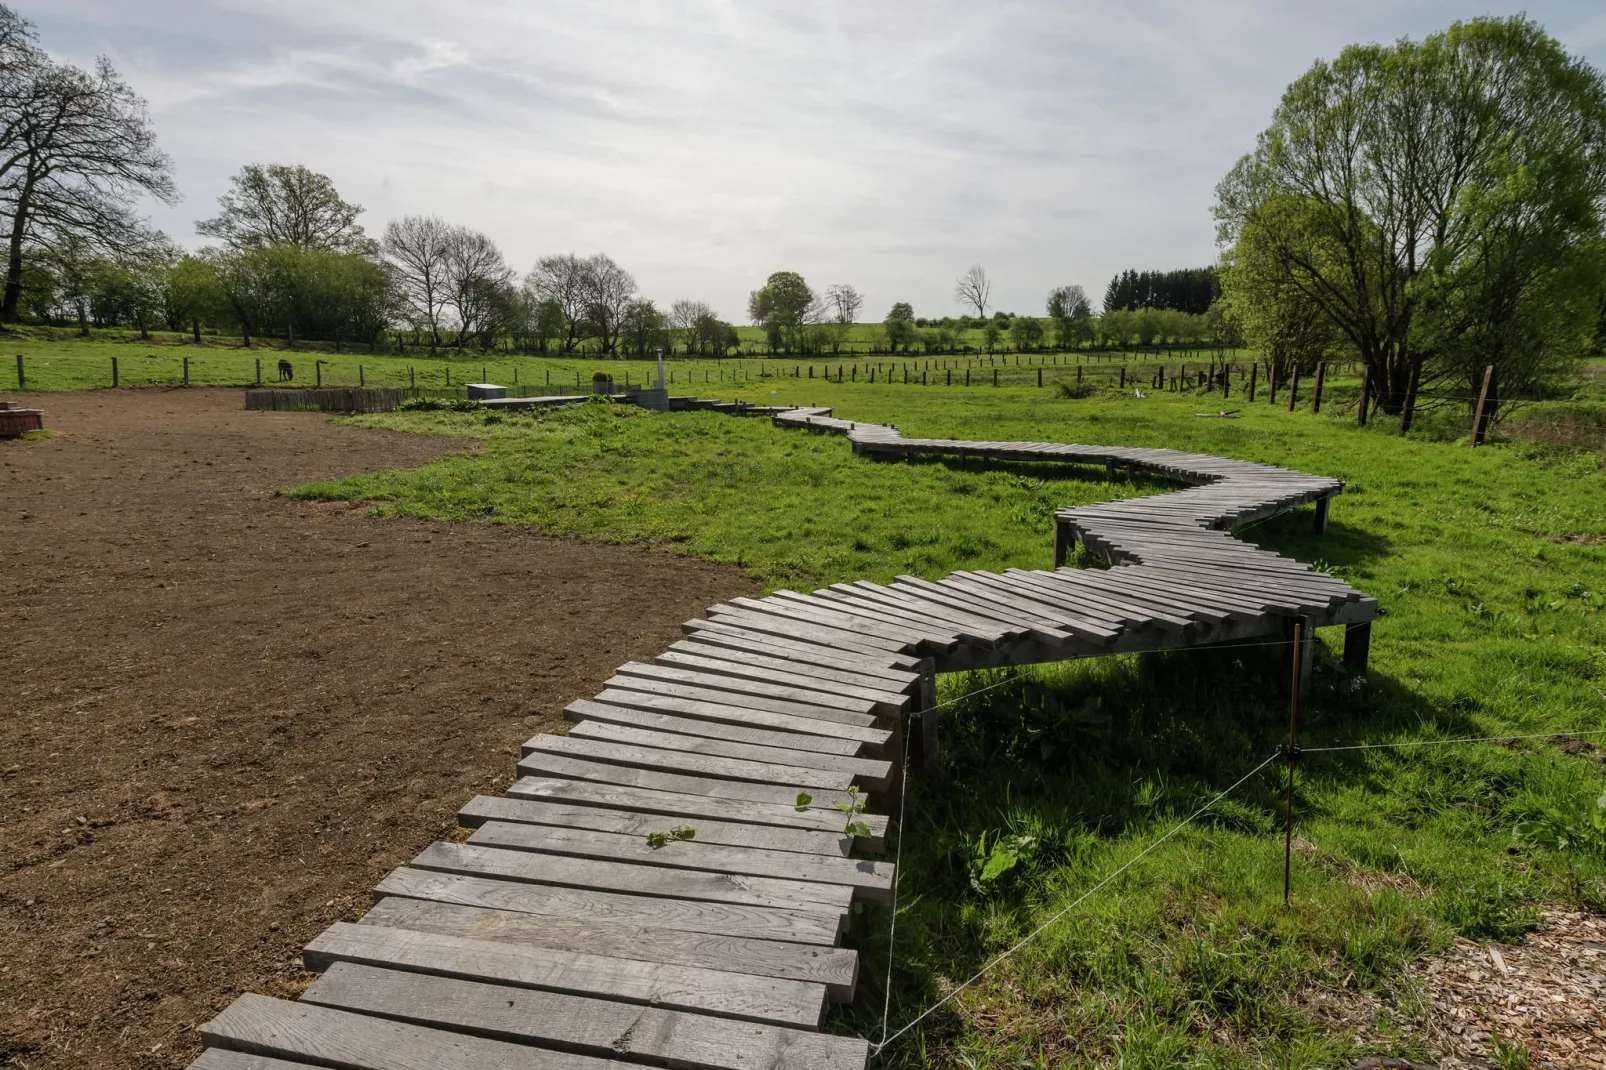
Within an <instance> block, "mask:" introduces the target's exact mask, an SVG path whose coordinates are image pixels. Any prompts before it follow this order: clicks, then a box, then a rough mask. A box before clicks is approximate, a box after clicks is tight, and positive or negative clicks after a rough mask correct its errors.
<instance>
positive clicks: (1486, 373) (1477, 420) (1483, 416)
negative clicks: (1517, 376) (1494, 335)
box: [1472, 364, 1498, 447]
mask: <svg viewBox="0 0 1606 1070" xmlns="http://www.w3.org/2000/svg"><path fill="white" fill-rule="evenodd" d="M1494 393H1495V380H1494V365H1493V364H1491V365H1489V366H1488V367H1487V368H1484V369H1483V389H1481V390H1479V391H1478V408H1477V411H1476V412H1474V413H1473V414H1472V445H1473V447H1478V446H1481V445H1483V442H1484V439H1485V438H1486V437H1487V436H1488V434H1489V424H1490V422H1492V421H1493V419H1494V409H1493V408H1491V407H1490V404H1489V403H1490V401H1491V400H1494V399H1495V398H1494ZM1496 404H1497V405H1498V402H1496Z"/></svg>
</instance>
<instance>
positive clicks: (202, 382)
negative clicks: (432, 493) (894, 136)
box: [0, 324, 1251, 396]
mask: <svg viewBox="0 0 1606 1070" xmlns="http://www.w3.org/2000/svg"><path fill="white" fill-rule="evenodd" d="M861 329H862V330H863V331H868V330H871V329H872V325H868V324H857V325H855V330H856V331H858V330H861ZM742 331H744V332H747V333H746V335H744V338H743V344H744V346H746V347H747V348H748V349H749V350H751V352H752V353H754V354H762V353H763V332H762V331H760V330H759V329H758V328H756V327H755V328H742ZM749 335H750V337H749ZM201 337H202V341H201V343H200V344H199V345H197V344H195V343H194V342H193V341H192V339H191V338H190V336H189V335H187V334H175V333H172V332H158V331H152V332H151V337H150V338H149V339H148V340H142V339H140V337H139V335H138V332H135V331H128V330H96V331H94V332H92V334H91V336H90V337H89V338H79V337H78V336H77V335H76V333H70V332H67V331H63V330H60V329H51V330H46V329H43V328H26V327H21V328H12V329H10V330H8V331H7V332H5V336H4V337H3V338H0V390H11V389H16V388H18V386H19V384H18V379H17V358H18V357H19V356H20V357H21V358H22V362H23V363H22V367H23V376H24V380H25V381H24V383H23V385H25V386H26V388H27V389H29V390H44V391H50V390H86V389H94V388H98V387H109V386H111V385H113V379H112V376H113V371H112V362H113V360H114V359H115V360H116V362H117V370H116V374H117V383H118V385H121V386H175V385H180V384H182V383H183V382H184V376H185V372H186V362H188V374H189V383H190V385H192V386H250V385H253V384H255V383H256V382H257V380H258V375H259V374H260V376H261V381H262V382H264V383H268V384H271V383H273V382H275V381H276V380H277V377H278V362H279V360H280V359H281V358H282V359H285V360H289V361H290V362H291V363H292V364H293V365H294V367H295V380H294V385H296V386H311V385H314V384H315V383H320V382H321V383H322V384H323V385H325V386H357V385H360V384H361V385H367V386H392V387H416V388H417V389H419V390H420V391H423V392H425V393H429V394H440V395H452V394H454V393H456V394H461V393H462V386H463V384H464V383H470V382H479V381H482V380H485V381H490V382H494V383H501V384H504V385H506V386H508V387H509V388H510V389H511V390H512V391H513V392H514V393H515V394H517V395H520V396H531V395H536V394H543V393H548V392H550V393H574V392H575V391H576V390H583V391H589V390H590V386H591V378H592V376H593V374H595V373H598V372H602V373H605V374H607V375H611V376H613V379H614V382H615V383H617V384H619V385H624V384H626V383H632V384H637V385H639V384H641V383H642V382H643V381H644V380H645V379H648V378H650V377H652V376H653V375H654V374H656V373H655V369H654V367H653V364H652V362H651V361H644V360H622V359H617V358H615V357H611V356H607V355H603V354H599V353H595V352H590V351H587V350H586V349H584V348H583V347H582V349H581V350H579V351H577V352H575V353H573V354H568V355H564V356H555V355H554V356H518V355H513V354H508V353H502V352H499V351H490V352H484V353H481V352H478V351H476V350H474V349H469V350H467V351H465V352H463V353H457V352H456V351H454V350H451V349H441V350H439V351H437V353H436V354H434V355H431V354H430V353H429V351H428V349H427V348H425V347H420V346H408V347H407V349H406V352H405V353H403V354H401V355H397V354H396V353H394V352H385V351H381V352H378V353H374V352H370V351H368V348H367V347H365V346H358V347H355V348H354V347H352V346H346V347H344V349H343V350H342V351H341V352H338V353H337V352H335V351H334V349H333V347H332V346H331V345H330V344H329V343H326V342H303V343H298V344H297V345H296V346H295V347H294V348H288V349H287V348H285V347H284V345H283V343H282V342H279V341H275V340H271V339H270V340H265V341H264V340H261V339H259V340H257V341H256V342H255V343H254V344H253V345H252V346H250V347H244V346H241V345H240V344H239V343H240V340H239V339H238V338H236V337H232V336H217V335H211V334H203V335H202V336H201ZM971 344H973V345H975V346H976V347H977V348H978V349H979V348H980V342H979V340H977V341H974V342H972V343H971ZM861 348H862V347H861ZM1220 356H1221V355H1220V354H1218V353H1216V352H1215V351H1213V350H1206V349H1186V348H1181V349H1175V350H1167V351H1164V352H1163V353H1141V354H1140V353H1137V352H1120V351H1105V350H1097V351H1095V350H1085V351H1083V352H1080V353H1049V352H1033V353H1028V354H1020V353H998V354H995V355H992V356H985V355H980V354H977V353H972V354H969V355H958V356H928V355H926V354H914V353H911V354H901V353H900V354H898V355H897V356H895V357H894V356H889V355H888V354H885V353H883V354H876V355H869V354H866V353H863V352H859V353H851V352H844V353H841V354H833V355H829V356H815V357H813V358H807V357H801V356H788V355H781V356H777V357H770V356H764V355H742V356H731V357H725V358H722V359H717V360H716V359H714V358H712V357H708V358H688V357H686V356H684V355H673V356H671V357H670V358H669V359H668V360H667V361H666V364H667V370H668V372H669V377H670V379H671V380H672V385H674V386H675V388H676V389H677V390H685V391H701V392H702V393H705V394H710V393H718V392H720V391H725V392H729V391H730V390H732V389H735V388H737V387H738V386H739V385H740V384H744V383H748V382H750V381H751V382H752V383H753V384H754V385H757V384H758V383H760V382H768V381H770V380H772V379H782V378H799V379H805V380H807V379H809V378H815V379H821V380H823V379H824V378H826V377H827V375H828V374H829V375H830V376H831V377H832V378H834V377H835V376H836V375H837V374H838V371H839V370H840V371H841V373H842V374H843V375H845V376H848V377H849V378H850V379H851V378H852V377H854V376H857V377H860V378H868V376H869V374H870V368H871V367H872V366H874V367H875V368H876V369H877V372H876V379H877V381H878V382H883V383H884V382H885V380H886V377H887V374H888V373H889V371H890V372H891V373H892V374H893V375H894V376H895V377H896V378H897V380H898V381H899V382H902V376H903V372H904V370H905V369H908V371H909V373H910V381H911V383H912V384H913V383H918V382H919V381H920V373H921V372H922V371H925V372H926V373H927V383H928V385H936V384H937V383H938V382H939V381H946V380H945V379H944V373H945V372H948V371H952V372H953V373H954V375H955V378H956V381H957V382H958V383H960V384H963V382H964V373H965V370H967V369H969V370H970V371H971V372H972V380H973V384H974V385H975V386H978V387H979V386H982V385H991V383H992V373H993V370H994V369H996V370H997V371H998V373H999V381H1000V382H1001V383H1018V384H1022V385H1024V384H1028V383H1035V382H1036V375H1037V372H1036V369H1037V368H1039V367H1042V368H1044V369H1045V371H1047V372H1051V370H1052V369H1053V368H1056V367H1069V366H1074V365H1076V364H1078V363H1081V364H1083V365H1085V366H1086V368H1087V369H1089V370H1096V371H1097V374H1102V375H1111V376H1117V378H1118V377H1119V376H1118V372H1117V367H1118V366H1119V365H1121V364H1126V365H1128V366H1129V367H1130V368H1132V369H1136V368H1138V367H1139V366H1143V367H1153V366H1156V365H1158V364H1161V363H1167V364H1171V365H1172V366H1173V367H1174V366H1175V365H1176V364H1177V363H1179V362H1181V361H1184V360H1187V361H1192V362H1193V363H1194V364H1195V365H1197V366H1203V364H1204V363H1207V362H1208V361H1210V360H1213V359H1220ZM1227 356H1229V357H1230V358H1231V359H1233V360H1236V361H1239V362H1244V361H1248V360H1250V359H1251V357H1250V355H1249V354H1248V353H1247V352H1245V351H1232V352H1229V353H1228V354H1227Z"/></svg>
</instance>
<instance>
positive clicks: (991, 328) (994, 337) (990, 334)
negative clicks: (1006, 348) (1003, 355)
mask: <svg viewBox="0 0 1606 1070" xmlns="http://www.w3.org/2000/svg"><path fill="white" fill-rule="evenodd" d="M1003 337H1004V328H1003V327H1002V326H1001V325H1000V324H999V322H998V321H997V320H988V321H987V323H986V324H985V325H984V326H983V327H982V329H981V346H982V349H983V350H985V351H986V352H988V353H991V352H993V351H994V350H996V349H997V348H998V341H999V339H1001V338H1003Z"/></svg>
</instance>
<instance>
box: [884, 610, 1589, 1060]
mask: <svg viewBox="0 0 1606 1070" xmlns="http://www.w3.org/2000/svg"><path fill="white" fill-rule="evenodd" d="M1294 642H1295V640H1291V639H1290V640H1281V641H1277V640H1273V641H1267V642H1252V643H1236V644H1222V645H1221V646H1216V647H1211V648H1209V649H1213V650H1223V649H1233V648H1234V647H1267V646H1291V645H1293V643H1294ZM1025 675H1026V674H1025V673H1022V672H1016V673H1013V674H1011V675H1010V676H1008V677H1006V678H1005V679H1003V680H998V681H994V682H993V683H991V684H987V685H986V686H984V687H979V688H976V689H974V690H972V691H967V692H965V693H964V694H962V695H958V696H955V697H954V698H951V699H948V700H946V701H944V702H940V703H936V704H934V705H933V706H931V707H929V708H928V709H927V710H923V711H920V712H921V713H922V714H924V713H930V712H935V711H936V710H938V709H942V708H945V707H948V706H953V705H957V704H958V703H960V702H963V701H965V700H966V699H969V698H972V697H974V696H976V695H980V694H982V693H984V692H987V691H992V690H994V689H996V688H999V687H1003V686H1005V685H1006V684H1010V683H1014V682H1015V681H1017V680H1020V679H1022V678H1024V676H1025ZM1584 736H1606V728H1603V729H1583V730H1579V731H1562V732H1535V733H1527V734H1522V735H1508V736H1461V737H1457V738H1454V739H1424V740H1402V741H1398V742H1391V743H1352V744H1336V745H1330V746H1324V747H1301V748H1299V750H1298V752H1297V753H1298V756H1299V757H1303V756H1304V755H1307V754H1331V753H1337V752H1341V751H1363V750H1384V749H1393V748H1406V747H1433V746H1451V745H1458V744H1459V745H1466V744H1473V743H1510V742H1518V741H1523V740H1533V739H1573V738H1579V737H1584ZM908 757H909V734H908V733H906V734H905V738H904V768H905V770H906V771H907V768H908ZM1291 758H1292V755H1291V754H1290V752H1289V751H1288V750H1287V749H1286V748H1284V747H1281V746H1280V747H1278V748H1277V750H1275V751H1273V752H1272V753H1271V754H1270V755H1269V756H1267V758H1266V759H1265V760H1264V761H1262V762H1261V763H1260V764H1259V765H1257V766H1255V767H1254V768H1253V769H1251V770H1249V772H1247V773H1245V774H1244V775H1243V776H1241V777H1239V778H1238V779H1237V780H1236V781H1234V782H1233V783H1232V784H1231V785H1230V786H1229V787H1227V788H1225V789H1223V790H1222V791H1220V792H1218V793H1216V794H1215V795H1214V796H1212V797H1211V798H1210V800H1209V801H1208V802H1206V803H1205V804H1204V805H1202V806H1200V807H1199V808H1198V809H1197V810H1195V811H1194V812H1193V813H1191V814H1189V815H1188V816H1187V817H1186V818H1184V819H1183V820H1181V821H1179V822H1177V823H1176V824H1175V825H1173V826H1172V827H1171V828H1170V829H1169V830H1167V831H1166V833H1165V834H1164V835H1162V836H1161V837H1160V838H1159V839H1157V840H1155V841H1154V842H1153V843H1151V844H1149V845H1148V846H1147V847H1145V848H1144V849H1143V850H1142V851H1139V852H1138V853H1137V854H1136V855H1134V856H1133V857H1132V858H1130V859H1128V860H1127V861H1126V862H1124V863H1122V864H1121V865H1120V866H1119V867H1118V868H1117V869H1115V870H1114V871H1113V872H1111V873H1109V874H1107V875H1106V876H1105V877H1104V878H1103V879H1101V880H1100V881H1099V882H1098V883H1097V884H1095V885H1093V886H1092V887H1091V888H1089V889H1087V890H1086V891H1084V892H1083V893H1082V894H1081V895H1079V896H1077V897H1076V899H1074V900H1073V901H1071V902H1070V903H1068V904H1066V905H1065V906H1064V907H1062V908H1061V909H1060V910H1058V911H1056V912H1055V913H1054V914H1053V916H1051V917H1050V918H1049V919H1048V920H1047V921H1045V922H1043V923H1042V924H1041V925H1039V926H1038V927H1037V928H1035V929H1033V930H1032V931H1031V932H1029V933H1027V934H1026V935H1025V936H1023V937H1021V938H1020V939H1019V940H1017V941H1016V942H1015V943H1014V944H1012V945H1010V946H1009V947H1008V948H1006V949H1005V950H1003V951H1001V952H999V953H998V954H997V955H995V956H994V957H993V958H991V959H989V960H988V961H987V962H986V963H984V964H983V965H982V966H981V968H980V969H978V970H977V971H976V972H975V973H974V974H972V975H971V976H970V977H969V978H968V979H966V980H965V981H964V982H963V983H962V984H960V985H958V986H956V987H955V988H954V989H952V990H951V991H950V992H948V994H947V995H945V996H943V997H942V998H941V999H939V1000H938V1001H936V1002H935V1003H932V1004H930V1005H929V1006H927V1007H926V1008H925V1009H923V1010H922V1011H921V1012H920V1013H919V1014H917V1015H916V1016H915V1017H914V1018H912V1019H910V1020H909V1021H908V1022H906V1023H904V1024H903V1025H902V1026H900V1027H899V1028H898V1030H897V1031H896V1032H893V1033H891V1034H890V1035H889V1033H888V1029H889V1027H890V1023H891V1012H892V968H893V964H894V962H895V961H896V940H897V925H898V889H899V884H900V882H901V878H902V873H903V837H904V817H905V800H906V799H907V797H908V792H907V791H905V792H904V793H903V797H902V798H901V799H900V800H899V803H898V847H897V850H896V852H895V856H894V870H893V885H892V910H891V918H890V919H889V921H888V926H887V970H886V975H885V979H884V986H885V989H886V994H885V998H884V1000H883V1003H882V1009H881V1039H880V1040H879V1041H876V1042H872V1043H871V1044H870V1054H871V1056H877V1055H880V1054H881V1052H882V1051H884V1050H885V1049H886V1048H887V1047H888V1046H890V1045H891V1044H892V1043H893V1042H894V1041H896V1040H897V1039H898V1038H899V1037H901V1036H903V1035H904V1034H905V1033H907V1032H909V1030H911V1029H913V1028H914V1027H915V1026H917V1025H919V1024H920V1023H921V1022H923V1021H925V1020H926V1019H927V1018H929V1017H930V1016H931V1015H932V1014H935V1013H936V1012H937V1011H939V1010H941V1009H942V1008H943V1007H944V1006H946V1005H947V1004H949V1003H950V1002H952V1001H953V1000H954V998H955V997H957V996H958V995H959V994H960V993H961V992H963V991H965V990H966V989H968V988H970V987H971V986H972V985H974V984H975V983H976V982H977V981H979V980H981V979H982V978H983V977H985V976H986V975H987V974H988V973H989V972H991V971H992V970H993V969H995V968H996V967H997V966H999V965H1000V964H1001V963H1003V962H1004V961H1006V960H1007V959H1009V958H1010V957H1011V956H1013V955H1014V954H1015V953H1016V952H1018V951H1020V950H1021V949H1022V948H1023V947H1025V946H1026V945H1028V944H1030V943H1031V942H1032V941H1034V940H1036V939H1037V938H1038V937H1039V936H1041V935H1042V934H1043V933H1044V932H1046V931H1047V930H1048V929H1049V928H1051V927H1052V926H1053V925H1054V923H1055V922H1057V921H1059V920H1060V919H1061V918H1063V917H1065V916H1066V915H1067V914H1069V913H1070V912H1071V911H1073V910H1075V909H1076V908H1077V907H1079V906H1081V905H1082V904H1083V903H1085V902H1086V901H1087V900H1088V899H1090V898H1092V897H1093V896H1094V895H1096V894H1097V893H1098V892H1099V891H1100V890H1101V889H1103V888H1104V887H1106V886H1107V885H1109V884H1110V882H1111V881H1113V880H1115V879H1116V878H1117V877H1119V876H1121V874H1123V873H1125V872H1126V871H1127V870H1129V869H1131V868H1132V867H1133V866H1134V865H1136V864H1137V863H1138V862H1140V861H1142V860H1143V859H1144V858H1145V857H1146V856H1148V855H1149V854H1151V853H1153V852H1154V851H1155V850H1157V849H1158V848H1159V847H1160V846H1161V845H1162V844H1164V843H1165V842H1166V841H1168V840H1170V839H1171V838H1172V837H1174V836H1175V835H1176V834H1177V833H1179V832H1181V831H1182V830H1183V829H1184V828H1186V827H1188V826H1189V825H1191V824H1193V823H1194V822H1195V821H1197V820H1198V819H1199V818H1200V817H1202V816H1204V814H1205V813H1207V812H1208V811H1209V810H1210V809H1211V808H1212V807H1214V806H1215V805H1216V804H1217V803H1219V802H1221V800H1223V799H1225V798H1226V797H1227V796H1228V795H1231V794H1232V793H1233V792H1234V791H1237V790H1238V789H1239V788H1240V787H1242V786H1243V785H1244V784H1245V783H1247V782H1248V781H1249V780H1250V779H1251V778H1253V777H1254V776H1255V774H1257V773H1259V772H1260V771H1261V770H1263V769H1265V768H1266V767H1267V766H1268V765H1271V764H1272V763H1273V762H1276V761H1279V760H1282V761H1289V760H1291Z"/></svg>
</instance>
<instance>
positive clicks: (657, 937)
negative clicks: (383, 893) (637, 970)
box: [358, 896, 859, 1003]
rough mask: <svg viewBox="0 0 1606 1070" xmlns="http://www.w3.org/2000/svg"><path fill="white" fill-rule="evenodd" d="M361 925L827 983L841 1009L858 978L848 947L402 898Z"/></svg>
mask: <svg viewBox="0 0 1606 1070" xmlns="http://www.w3.org/2000/svg"><path fill="white" fill-rule="evenodd" d="M358 924H361V925H383V926H386V927H388V928H392V929H416V930H418V931H420V932H432V933H445V934H446V935H448V936H466V937H472V938H474V939H478V940H502V941H506V942H509V943H514V944H528V945H529V946H531V947H550V948H556V949H558V950H560V951H583V952H586V953H587V954H592V955H604V956H607V957H609V958H627V959H645V960H647V961H649V962H665V963H669V964H671V965H677V966H701V967H703V968H705V969H710V970H720V971H722V972H725V973H750V974H755V975H757V976H760V977H781V978H785V979H786V980H791V981H807V982H809V983H811V984H821V985H824V986H825V989H826V994H827V996H828V997H829V998H830V999H831V1000H832V1001H833V1002H836V1003H851V1002H852V1001H853V990H854V985H855V984H856V982H857V980H858V976H859V954H858V952H856V951H852V950H849V949H848V948H838V947H822V946H820V945H818V944H795V943H786V942H783V941H780V940H759V939H754V938H752V937H740V936H726V935H724V934H721V933H702V932H687V931H685V930H681V929H664V928H654V927H650V926H645V925H632V924H627V923H623V922H616V921H610V920H608V919H606V918H583V919H576V918H566V917H555V916H553V915H550V914H548V915H538V914H524V913H520V912H518V911H512V910H496V909H491V908H487V907H474V906H465V905H461V904H457V903H440V902H436V901H434V900H430V899H412V898H404V897H402V896H389V897H387V898H384V899H381V900H380V901H379V902H377V903H375V904H374V906H373V908H372V909H371V910H369V911H368V913H367V914H365V915H363V918H362V921H361V922H359V923H358Z"/></svg>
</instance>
